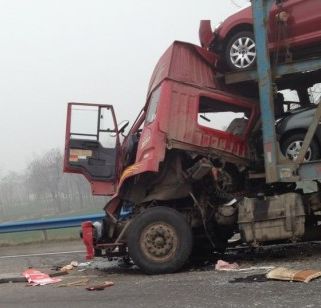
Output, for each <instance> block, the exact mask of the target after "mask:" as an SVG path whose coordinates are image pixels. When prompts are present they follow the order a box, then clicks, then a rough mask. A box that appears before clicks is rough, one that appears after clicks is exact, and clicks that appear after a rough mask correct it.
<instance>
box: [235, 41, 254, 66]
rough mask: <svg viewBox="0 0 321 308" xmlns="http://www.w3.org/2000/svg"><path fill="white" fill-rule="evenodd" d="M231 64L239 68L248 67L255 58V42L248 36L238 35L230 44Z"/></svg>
mask: <svg viewBox="0 0 321 308" xmlns="http://www.w3.org/2000/svg"><path fill="white" fill-rule="evenodd" d="M230 59H231V62H232V64H233V65H234V66H235V67H237V68H241V69H245V68H248V67H250V66H251V65H252V64H253V62H254V61H255V59H256V48H255V42H254V40H253V39H251V38H250V37H240V38H238V39H237V40H236V41H235V42H234V43H233V44H232V46H231V50H230Z"/></svg>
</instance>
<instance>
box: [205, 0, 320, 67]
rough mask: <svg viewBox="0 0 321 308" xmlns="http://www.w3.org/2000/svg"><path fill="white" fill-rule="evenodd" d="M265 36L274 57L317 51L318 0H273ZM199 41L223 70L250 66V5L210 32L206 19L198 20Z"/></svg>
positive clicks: (253, 58) (252, 46) (253, 52)
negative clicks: (216, 58)
mask: <svg viewBox="0 0 321 308" xmlns="http://www.w3.org/2000/svg"><path fill="white" fill-rule="evenodd" d="M268 37H269V43H270V45H269V47H270V50H271V52H272V53H273V55H274V57H277V58H279V59H275V60H284V58H285V57H286V56H287V57H290V58H291V57H302V56H306V55H314V54H316V53H319V52H320V50H321V48H320V42H321V1H320V0H276V1H275V3H274V4H273V5H272V7H271V9H270V16H269V27H268ZM200 41H201V45H202V46H203V47H205V48H208V49H209V50H211V51H213V52H215V53H216V54H217V55H218V56H219V58H220V59H219V65H220V67H222V68H223V69H224V70H226V69H227V70H229V71H238V70H244V69H250V68H252V67H253V66H254V65H255V63H256V48H255V40H254V30H253V19H252V7H251V6H249V7H247V8H245V9H242V10H241V11H239V12H237V13H235V14H233V15H231V16H229V17H228V18H227V19H226V20H225V21H224V22H223V23H221V24H220V25H219V26H218V27H217V28H216V29H215V31H214V32H213V31H212V29H211V26H210V22H209V21H208V20H204V21H201V26H200ZM307 47H308V48H307ZM280 57H282V58H283V59H282V58H281V59H280Z"/></svg>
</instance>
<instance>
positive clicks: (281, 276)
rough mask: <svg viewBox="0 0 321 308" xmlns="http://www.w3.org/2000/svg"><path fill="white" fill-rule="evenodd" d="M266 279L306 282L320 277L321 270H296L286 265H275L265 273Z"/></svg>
mask: <svg viewBox="0 0 321 308" xmlns="http://www.w3.org/2000/svg"><path fill="white" fill-rule="evenodd" d="M266 277H267V278H268V279H273V280H284V281H298V282H305V283H308V282H310V281H311V280H313V279H316V278H319V277H321V272H320V271H316V270H297V269H289V268H286V267H277V268H275V269H273V270H271V271H270V272H268V273H267V274H266Z"/></svg>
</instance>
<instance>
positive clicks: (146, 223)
mask: <svg viewBox="0 0 321 308" xmlns="http://www.w3.org/2000/svg"><path fill="white" fill-rule="evenodd" d="M127 234H128V236H127V245H128V253H129V256H130V257H131V258H132V260H133V261H134V263H135V264H136V265H138V267H139V268H140V269H141V270H142V271H143V272H145V273H146V274H165V273H173V272H176V271H178V270H179V269H181V268H182V267H183V265H184V264H185V262H186V261H187V260H188V258H189V256H190V254H191V251H192V246H193V237H192V230H191V227H190V226H189V224H188V223H187V221H186V220H185V218H184V216H183V215H182V214H180V213H179V212H177V211H176V210H174V209H172V208H168V207H163V206H159V207H154V208H150V209H147V210H146V211H145V212H143V213H142V214H140V215H138V216H137V217H135V218H134V219H133V221H132V222H131V224H130V226H129V228H128V233H127Z"/></svg>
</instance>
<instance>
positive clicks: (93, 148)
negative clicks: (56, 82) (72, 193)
mask: <svg viewBox="0 0 321 308" xmlns="http://www.w3.org/2000/svg"><path fill="white" fill-rule="evenodd" d="M119 150H120V143H119V136H118V128H117V122H116V118H115V113H114V109H113V106H111V105H93V104H81V103H69V104H68V111H67V126H66V141H65V158H64V171H65V172H69V173H79V174H83V175H84V176H85V177H86V178H87V180H88V181H89V182H90V184H91V187H92V192H93V194H95V195H112V194H114V193H115V190H116V183H117V181H118V170H117V166H118V159H119V155H118V154H119Z"/></svg>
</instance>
